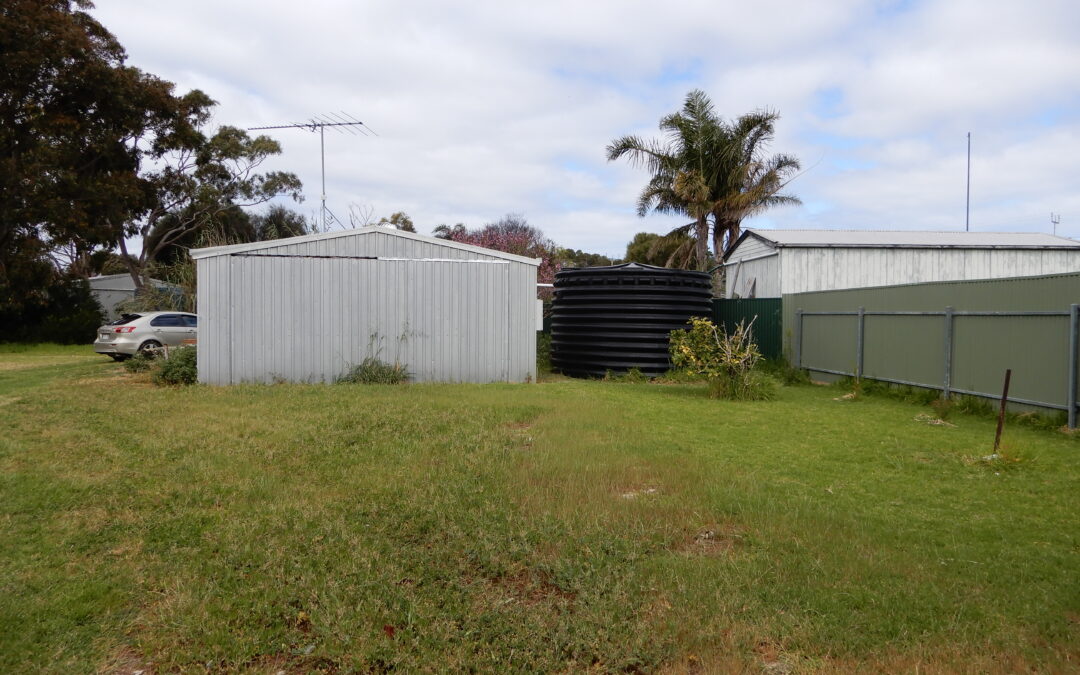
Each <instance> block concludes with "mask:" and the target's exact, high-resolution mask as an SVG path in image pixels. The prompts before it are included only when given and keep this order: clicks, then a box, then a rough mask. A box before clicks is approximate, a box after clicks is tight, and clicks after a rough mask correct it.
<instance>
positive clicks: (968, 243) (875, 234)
mask: <svg viewBox="0 0 1080 675" xmlns="http://www.w3.org/2000/svg"><path fill="white" fill-rule="evenodd" d="M748 238H754V239H757V240H759V241H761V242H764V243H766V244H768V245H770V246H772V247H774V248H971V249H1045V248H1054V249H1080V241H1075V240H1073V239H1067V238H1065V237H1058V236H1055V235H1052V234H1043V233H1039V232H925V231H914V230H908V231H899V230H898V231H886V230H765V229H748V230H744V231H743V233H742V235H741V236H740V237H739V240H738V241H737V242H736V243H735V245H734V246H732V247H731V249H730V250H729V251H728V252H727V254H726V255H725V256H724V257H725V259H726V258H728V257H730V256H731V254H732V253H734V252H735V249H737V248H738V247H739V245H740V244H742V243H743V242H744V241H745V240H746V239H748Z"/></svg>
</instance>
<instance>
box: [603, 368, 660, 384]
mask: <svg viewBox="0 0 1080 675" xmlns="http://www.w3.org/2000/svg"><path fill="white" fill-rule="evenodd" d="M604 381H605V382H624V383H626V384H642V383H644V382H648V381H649V378H648V376H646V375H645V374H644V373H642V372H641V370H640V369H639V368H631V369H630V370H628V371H626V372H625V373H618V372H615V371H614V370H610V369H609V370H608V371H606V372H605V373H604Z"/></svg>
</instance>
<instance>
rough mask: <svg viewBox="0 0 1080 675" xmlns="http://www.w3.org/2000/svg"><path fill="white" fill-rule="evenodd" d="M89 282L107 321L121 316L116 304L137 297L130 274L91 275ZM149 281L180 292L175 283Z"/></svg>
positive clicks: (157, 286) (160, 287)
mask: <svg viewBox="0 0 1080 675" xmlns="http://www.w3.org/2000/svg"><path fill="white" fill-rule="evenodd" d="M87 282H88V283H89V284H90V293H91V294H93V296H94V299H95V300H97V302H98V304H99V305H101V309H102V310H103V311H104V312H105V320H106V321H112V320H113V319H117V318H119V317H120V313H119V312H117V311H116V306H117V305H118V304H120V303H121V302H124V301H125V300H131V299H132V298H134V297H135V280H134V279H132V278H131V275H130V274H107V275H104V276H96V277H90V278H89V279H87ZM149 282H150V284H152V285H153V286H154V287H155V288H157V289H159V290H162V291H167V292H173V293H176V294H177V295H179V294H180V288H179V287H177V286H176V285H174V284H170V283H166V282H164V281H161V280H159V279H150V280H149Z"/></svg>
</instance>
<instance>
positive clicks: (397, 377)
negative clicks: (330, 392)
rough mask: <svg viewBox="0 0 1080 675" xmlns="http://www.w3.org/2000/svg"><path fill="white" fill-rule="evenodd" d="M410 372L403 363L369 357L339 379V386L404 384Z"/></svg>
mask: <svg viewBox="0 0 1080 675" xmlns="http://www.w3.org/2000/svg"><path fill="white" fill-rule="evenodd" d="M408 381H409V370H408V368H407V367H406V366H405V365H404V364H401V363H387V362H385V361H382V360H380V359H377V358H375V357H374V356H369V357H367V358H366V359H364V360H363V361H361V362H360V363H359V364H358V365H355V366H352V367H351V368H349V369H348V370H347V371H345V374H344V375H342V376H341V377H339V378H338V379H337V383H338V384H404V383H406V382H408Z"/></svg>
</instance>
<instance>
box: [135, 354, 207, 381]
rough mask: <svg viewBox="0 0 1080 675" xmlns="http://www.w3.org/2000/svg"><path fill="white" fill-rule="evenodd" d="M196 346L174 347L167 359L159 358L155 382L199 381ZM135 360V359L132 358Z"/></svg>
mask: <svg viewBox="0 0 1080 675" xmlns="http://www.w3.org/2000/svg"><path fill="white" fill-rule="evenodd" d="M197 354H198V350H197V349H195V348H194V347H181V348H179V349H174V350H172V352H170V354H169V358H167V359H157V370H156V371H155V372H154V384H157V385H173V384H195V383H196V382H198V381H199V370H198V362H197V359H196V356H197ZM132 360H134V359H132Z"/></svg>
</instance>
